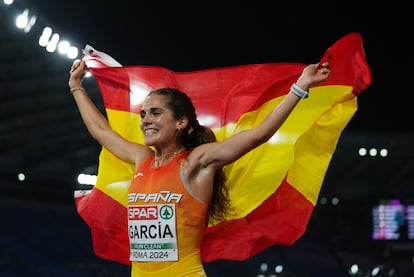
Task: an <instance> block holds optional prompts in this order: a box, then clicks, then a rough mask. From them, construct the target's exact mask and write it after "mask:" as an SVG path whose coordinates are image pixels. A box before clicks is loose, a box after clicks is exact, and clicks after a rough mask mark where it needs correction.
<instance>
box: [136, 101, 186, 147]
mask: <svg viewBox="0 0 414 277" xmlns="http://www.w3.org/2000/svg"><path fill="white" fill-rule="evenodd" d="M179 125H180V120H178V119H175V118H174V115H173V112H172V110H171V109H169V108H168V107H167V97H166V96H164V95H157V94H153V95H150V96H148V97H147V98H146V99H145V100H144V103H143V104H142V109H141V123H140V128H141V130H142V133H143V135H144V142H145V144H146V145H148V146H155V147H160V148H161V147H163V146H165V145H168V144H169V143H176V141H177V139H176V137H177V135H178V132H177V130H178V129H179Z"/></svg>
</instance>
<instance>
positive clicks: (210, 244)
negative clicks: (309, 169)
mask: <svg viewBox="0 0 414 277" xmlns="http://www.w3.org/2000/svg"><path fill="white" fill-rule="evenodd" d="M313 208H314V207H313V205H312V203H310V202H309V201H308V200H307V199H306V198H304V197H303V195H302V194H300V193H299V192H298V191H297V190H296V189H294V188H293V187H292V186H291V185H289V184H288V183H287V181H286V179H285V180H284V181H283V182H282V184H281V185H280V187H279V188H278V189H277V191H276V192H275V193H274V194H272V195H271V196H270V197H269V198H268V199H266V200H265V201H264V202H263V203H262V204H261V205H260V206H258V207H257V208H256V209H255V210H254V211H252V212H251V213H250V214H249V215H247V216H246V217H245V218H240V219H235V220H231V221H227V222H222V223H220V224H218V225H214V226H211V227H209V228H208V229H207V230H206V232H205V235H204V238H203V241H202V245H201V258H202V261H203V262H204V263H207V262H211V261H214V260H217V259H219V258H220V257H225V258H226V259H230V260H239V261H241V260H245V259H248V258H250V257H252V256H254V255H256V254H257V253H259V252H260V251H262V250H264V249H266V248H267V247H270V246H272V245H274V244H280V245H292V244H293V243H294V242H295V241H296V240H297V239H298V238H299V237H300V236H301V235H302V234H303V233H304V231H305V229H306V225H307V222H308V220H309V218H310V216H311V214H312V211H313ZM295 219H297V220H295ZM230 238H231V239H230ZM236 249H237V250H236ZM235 250H236V251H235Z"/></svg>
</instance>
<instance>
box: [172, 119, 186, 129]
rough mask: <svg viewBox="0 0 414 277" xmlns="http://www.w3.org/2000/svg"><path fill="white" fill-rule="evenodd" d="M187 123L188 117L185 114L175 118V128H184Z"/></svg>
mask: <svg viewBox="0 0 414 277" xmlns="http://www.w3.org/2000/svg"><path fill="white" fill-rule="evenodd" d="M187 125H188V118H187V117H185V116H182V117H180V119H178V120H177V125H176V127H175V128H176V129H177V130H184V129H185V128H186V127H187Z"/></svg>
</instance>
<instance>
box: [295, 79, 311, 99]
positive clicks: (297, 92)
mask: <svg viewBox="0 0 414 277" xmlns="http://www.w3.org/2000/svg"><path fill="white" fill-rule="evenodd" d="M290 90H291V91H292V92H293V93H294V94H295V95H296V96H298V97H299V98H308V97H309V92H307V91H306V90H303V89H301V88H300V87H299V86H298V85H296V84H295V83H293V85H292V86H291V87H290Z"/></svg>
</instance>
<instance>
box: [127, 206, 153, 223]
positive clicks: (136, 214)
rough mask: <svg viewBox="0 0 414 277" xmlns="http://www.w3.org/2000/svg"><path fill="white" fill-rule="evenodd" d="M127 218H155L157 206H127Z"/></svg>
mask: <svg viewBox="0 0 414 277" xmlns="http://www.w3.org/2000/svg"><path fill="white" fill-rule="evenodd" d="M128 219H131V220H157V219H158V206H131V207H128Z"/></svg>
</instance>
